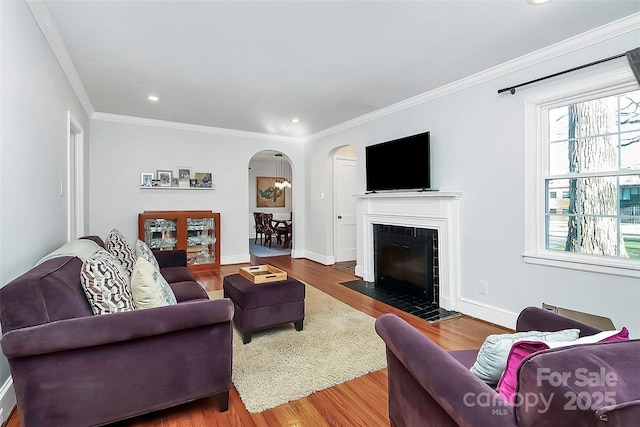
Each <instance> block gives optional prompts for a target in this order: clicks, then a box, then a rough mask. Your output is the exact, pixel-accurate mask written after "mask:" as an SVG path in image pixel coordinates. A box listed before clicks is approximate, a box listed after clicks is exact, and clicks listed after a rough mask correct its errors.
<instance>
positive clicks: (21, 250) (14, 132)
mask: <svg viewBox="0 0 640 427" xmlns="http://www.w3.org/2000/svg"><path fill="white" fill-rule="evenodd" d="M0 15H1V18H0V19H1V23H0V28H1V33H0V38H1V40H2V52H1V64H2V73H1V74H2V80H1V82H2V83H1V84H2V99H1V110H0V126H1V137H0V153H1V156H0V159H1V160H0V189H1V191H0V224H1V226H0V283H1V285H2V286H4V285H6V284H7V283H8V282H9V281H11V280H12V279H14V278H16V277H17V276H19V275H21V274H22V273H25V272H26V271H27V270H28V269H30V268H31V267H33V266H34V265H35V263H36V262H37V261H38V260H39V259H40V258H41V257H42V256H44V255H46V254H47V253H48V252H50V251H52V250H53V249H55V248H57V247H58V246H60V245H61V244H62V243H64V242H65V241H66V238H67V210H66V209H67V208H66V206H67V202H66V194H65V195H64V196H61V195H60V183H61V182H62V185H63V186H64V188H66V173H67V169H66V168H67V163H66V162H67V111H68V110H70V111H71V113H72V115H73V116H74V117H75V119H76V120H78V122H79V123H80V125H81V126H82V127H83V129H84V131H85V132H84V136H85V141H88V140H89V119H88V117H87V115H86V114H85V113H84V111H83V109H82V106H81V104H80V102H79V101H78V99H77V98H76V96H75V94H74V92H73V91H72V89H71V87H70V85H69V83H68V81H67V79H66V77H65V75H64V73H63V72H62V70H61V68H60V67H59V64H58V62H57V60H56V58H55V56H54V55H53V53H52V52H51V50H50V48H49V45H48V44H47V42H46V40H45V38H44V36H43V34H42V32H41V31H40V28H39V27H38V25H37V23H36V22H35V20H34V18H33V15H32V14H31V12H30V10H29V8H28V6H27V5H26V4H25V3H24V2H5V1H3V2H0ZM88 158H89V150H88V149H86V150H85V164H88ZM85 188H88V182H85ZM65 193H66V190H65ZM85 199H86V200H87V201H88V200H89V198H88V193H87V194H85ZM87 221H88V219H87ZM0 359H1V360H0V385H2V384H4V383H5V381H6V380H7V379H8V378H9V369H8V365H7V362H6V359H5V358H4V357H1V358H0ZM3 390H4V389H3ZM4 409H5V410H4V414H5V417H6V416H8V415H9V412H8V411H7V410H6V408H4ZM10 409H11V408H9V411H10Z"/></svg>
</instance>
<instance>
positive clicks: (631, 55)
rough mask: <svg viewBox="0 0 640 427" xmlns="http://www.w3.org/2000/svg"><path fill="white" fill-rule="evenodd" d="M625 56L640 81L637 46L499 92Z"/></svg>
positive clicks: (639, 57)
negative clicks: (624, 51)
mask: <svg viewBox="0 0 640 427" xmlns="http://www.w3.org/2000/svg"><path fill="white" fill-rule="evenodd" d="M623 56H626V57H627V59H628V60H629V65H630V66H631V69H632V70H633V73H634V74H635V76H636V79H637V80H638V82H639V83H640V48H638V47H637V48H635V49H633V50H630V51H628V52H626V53H621V54H619V55H614V56H611V57H609V58H605V59H601V60H599V61H594V62H590V63H588V64H584V65H581V66H579V67H574V68H571V69H569V70H564V71H560V72H559V73H555V74H550V75H548V76H544V77H540V78H539V79H535V80H531V81H528V82H525V83H520V84H519V85H515V86H510V87H505V88H503V89H500V90H498V93H502V92H507V91H509V92H511V95H513V94H515V93H516V88H519V87H522V86H526V85H530V84H531V83H537V82H539V81H542V80H546V79H550V78H552V77H557V76H560V75H562V74H567V73H570V72H572V71H576V70H581V69H583V68H587V67H591V66H592V65H597V64H601V63H603V62H607V61H611V60H613V59H618V58H622V57H623Z"/></svg>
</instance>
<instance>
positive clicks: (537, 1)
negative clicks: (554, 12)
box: [527, 0, 551, 6]
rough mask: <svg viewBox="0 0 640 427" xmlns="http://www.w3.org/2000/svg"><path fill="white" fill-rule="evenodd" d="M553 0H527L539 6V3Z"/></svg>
mask: <svg viewBox="0 0 640 427" xmlns="http://www.w3.org/2000/svg"><path fill="white" fill-rule="evenodd" d="M550 1H551V0H527V3H529V4H531V5H533V6H537V5H539V4H544V3H549V2H550Z"/></svg>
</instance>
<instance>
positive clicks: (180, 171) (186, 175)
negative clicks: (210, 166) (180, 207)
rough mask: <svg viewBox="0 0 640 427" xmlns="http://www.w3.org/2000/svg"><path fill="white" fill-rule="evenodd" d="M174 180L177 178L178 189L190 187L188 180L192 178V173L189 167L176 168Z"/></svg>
mask: <svg viewBox="0 0 640 427" xmlns="http://www.w3.org/2000/svg"><path fill="white" fill-rule="evenodd" d="M176 178H178V187H190V186H191V184H190V182H191V181H190V180H191V179H192V178H193V171H192V169H191V167H189V166H177V167H176Z"/></svg>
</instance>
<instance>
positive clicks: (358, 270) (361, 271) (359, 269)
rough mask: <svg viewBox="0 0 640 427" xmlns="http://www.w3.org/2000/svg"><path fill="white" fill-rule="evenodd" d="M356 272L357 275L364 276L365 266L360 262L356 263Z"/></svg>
mask: <svg viewBox="0 0 640 427" xmlns="http://www.w3.org/2000/svg"><path fill="white" fill-rule="evenodd" d="M354 274H355V275H356V276H358V277H362V278H364V267H361V266H359V265H358V264H356V270H355V272H354Z"/></svg>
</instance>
